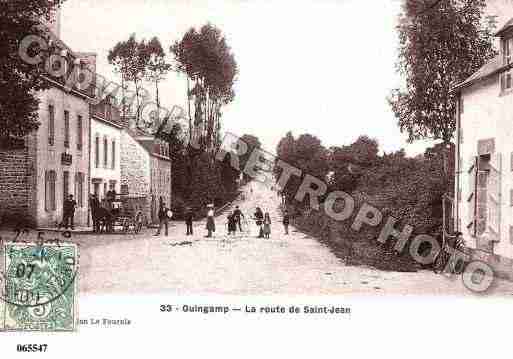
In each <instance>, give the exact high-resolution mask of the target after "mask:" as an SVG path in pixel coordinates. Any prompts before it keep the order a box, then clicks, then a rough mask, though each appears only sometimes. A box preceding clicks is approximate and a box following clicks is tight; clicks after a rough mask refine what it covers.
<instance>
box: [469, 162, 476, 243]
mask: <svg viewBox="0 0 513 359" xmlns="http://www.w3.org/2000/svg"><path fill="white" fill-rule="evenodd" d="M468 164H469V168H468V170H467V175H468V183H469V187H468V196H467V214H468V217H467V223H466V226H467V229H468V231H469V234H470V235H471V236H475V235H476V176H477V157H476V156H472V157H471V158H470V160H469V162H468Z"/></svg>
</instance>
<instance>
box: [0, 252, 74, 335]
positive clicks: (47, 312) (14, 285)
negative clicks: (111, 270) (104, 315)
mask: <svg viewBox="0 0 513 359" xmlns="http://www.w3.org/2000/svg"><path fill="white" fill-rule="evenodd" d="M1 256H2V266H3V268H2V269H3V270H2V271H1V272H0V273H1V274H0V285H1V287H2V294H1V297H2V298H1V303H0V320H1V322H0V330H1V329H3V330H6V331H41V332H59V331H74V330H75V329H76V313H77V288H78V258H79V256H78V246H77V245H75V244H73V243H60V244H41V243H5V244H4V246H3V248H2V250H1Z"/></svg>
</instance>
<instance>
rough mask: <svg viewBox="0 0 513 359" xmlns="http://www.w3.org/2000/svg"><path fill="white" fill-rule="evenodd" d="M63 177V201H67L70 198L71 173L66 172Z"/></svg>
mask: <svg viewBox="0 0 513 359" xmlns="http://www.w3.org/2000/svg"><path fill="white" fill-rule="evenodd" d="M63 175H64V177H63V178H62V193H63V199H64V200H66V198H68V197H69V172H68V171H64V173H63Z"/></svg>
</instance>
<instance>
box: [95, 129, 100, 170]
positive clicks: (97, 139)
mask: <svg viewBox="0 0 513 359" xmlns="http://www.w3.org/2000/svg"><path fill="white" fill-rule="evenodd" d="M94 167H95V168H100V137H99V136H98V135H96V137H95V138H94Z"/></svg>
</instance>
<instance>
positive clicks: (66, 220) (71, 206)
mask: <svg viewBox="0 0 513 359" xmlns="http://www.w3.org/2000/svg"><path fill="white" fill-rule="evenodd" d="M76 206H77V202H76V201H75V200H73V195H71V194H70V195H69V196H68V198H66V199H65V200H64V205H63V209H62V212H63V213H62V222H61V224H59V228H60V227H62V226H64V228H66V229H68V228H69V227H70V226H71V229H75V224H74V219H75V208H76Z"/></svg>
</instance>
